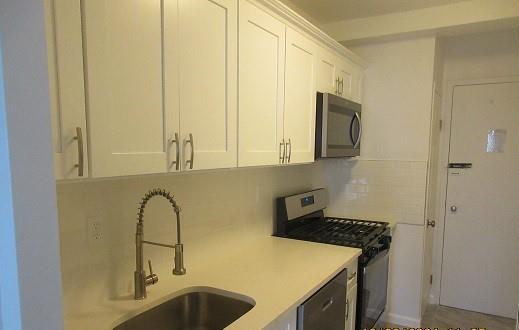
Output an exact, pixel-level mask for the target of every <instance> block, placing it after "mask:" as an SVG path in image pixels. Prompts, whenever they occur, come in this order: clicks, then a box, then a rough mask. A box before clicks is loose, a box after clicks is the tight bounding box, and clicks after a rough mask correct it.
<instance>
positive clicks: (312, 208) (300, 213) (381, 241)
mask: <svg viewBox="0 0 519 330" xmlns="http://www.w3.org/2000/svg"><path fill="white" fill-rule="evenodd" d="M276 203H277V215H276V226H275V233H274V235H275V236H279V237H286V238H292V239H299V240H305V241H312V242H319V243H325V244H334V245H341V246H347V247H355V248H359V249H362V254H361V255H360V257H359V260H358V270H359V276H358V284H357V285H358V291H357V311H356V322H355V323H356V324H355V329H357V330H360V329H371V328H373V327H374V326H375V324H376V323H377V321H378V320H379V318H380V316H381V315H382V313H383V312H384V310H385V307H386V303H387V283H388V269H389V248H390V245H391V234H390V230H389V224H388V223H386V222H378V221H365V220H354V219H345V218H337V217H325V215H324V209H325V208H326V207H327V206H328V193H327V191H326V189H317V190H313V191H309V192H305V193H302V194H297V195H292V196H286V197H281V198H278V199H277V201H276Z"/></svg>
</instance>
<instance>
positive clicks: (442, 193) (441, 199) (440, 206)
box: [429, 76, 519, 305]
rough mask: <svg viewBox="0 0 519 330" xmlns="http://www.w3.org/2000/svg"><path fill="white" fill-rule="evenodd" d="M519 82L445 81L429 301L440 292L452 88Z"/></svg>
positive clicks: (510, 79)
mask: <svg viewBox="0 0 519 330" xmlns="http://www.w3.org/2000/svg"><path fill="white" fill-rule="evenodd" d="M515 82H519V76H506V77H497V78H480V79H468V80H449V81H447V82H446V85H445V87H444V91H443V95H444V96H445V97H444V98H443V100H442V109H441V117H440V118H441V121H442V128H441V131H440V148H439V155H438V176H437V177H438V186H437V187H438V191H437V194H438V195H437V197H438V198H437V205H436V212H437V213H436V214H438V219H437V223H436V226H437V230H436V231H435V233H434V241H433V269H432V273H433V284H432V288H431V294H430V301H429V302H430V303H431V304H436V305H439V304H440V295H441V278H442V271H443V252H444V251H443V248H444V235H445V216H446V201H447V182H448V176H447V174H448V173H447V172H448V162H449V153H450V139H451V122H452V107H453V98H454V88H456V87H459V86H471V85H487V84H503V83H515Z"/></svg>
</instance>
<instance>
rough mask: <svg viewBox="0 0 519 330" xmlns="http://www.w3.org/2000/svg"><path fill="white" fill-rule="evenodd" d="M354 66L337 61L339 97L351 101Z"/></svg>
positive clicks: (340, 60)
mask: <svg viewBox="0 0 519 330" xmlns="http://www.w3.org/2000/svg"><path fill="white" fill-rule="evenodd" d="M354 69H355V67H354V65H353V64H352V63H351V62H350V61H348V60H346V59H344V58H340V59H339V95H340V96H342V97H344V98H347V99H351V96H352V82H353V73H354Z"/></svg>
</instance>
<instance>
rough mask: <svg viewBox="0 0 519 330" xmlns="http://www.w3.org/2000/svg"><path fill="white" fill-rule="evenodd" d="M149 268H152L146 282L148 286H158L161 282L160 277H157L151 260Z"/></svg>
mask: <svg viewBox="0 0 519 330" xmlns="http://www.w3.org/2000/svg"><path fill="white" fill-rule="evenodd" d="M148 266H149V267H150V275H148V276H146V280H145V283H146V286H148V285H153V284H157V282H158V281H159V277H158V276H157V274H154V273H153V268H151V260H149V259H148Z"/></svg>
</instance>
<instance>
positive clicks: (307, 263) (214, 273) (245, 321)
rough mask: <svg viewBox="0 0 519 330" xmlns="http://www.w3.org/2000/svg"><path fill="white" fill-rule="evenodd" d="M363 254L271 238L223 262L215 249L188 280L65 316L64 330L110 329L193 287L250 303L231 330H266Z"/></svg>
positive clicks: (164, 281)
mask: <svg viewBox="0 0 519 330" xmlns="http://www.w3.org/2000/svg"><path fill="white" fill-rule="evenodd" d="M211 253H214V255H213V256H212V255H210V254H211ZM360 253H361V251H360V250H359V249H354V248H347V247H340V246H334V245H327V244H319V243H312V242H304V241H297V240H291V239H284V238H278V237H269V236H266V237H257V238H255V239H253V240H250V241H247V243H245V244H244V243H243V242H241V243H240V246H239V248H237V249H236V250H235V253H229V255H228V256H227V255H226V256H224V257H222V255H221V250H219V249H218V248H217V247H215V248H214V249H213V250H212V252H210V253H208V255H207V256H205V257H204V258H203V260H204V262H203V263H201V262H198V263H196V264H193V263H191V264H190V265H189V268H188V269H187V274H186V275H184V276H173V275H169V274H160V273H159V274H158V275H159V277H160V281H159V283H157V284H156V285H154V286H150V287H148V288H147V289H148V297H147V298H146V299H144V300H141V301H136V300H133V296H127V297H120V298H117V299H112V300H110V299H107V300H106V301H102V302H99V304H97V306H95V309H93V310H92V312H91V313H84V314H83V315H69V316H67V317H66V318H65V329H71V330H72V329H74V330H75V329H112V328H113V327H114V326H116V325H118V324H119V323H121V322H122V321H124V320H126V319H128V318H129V317H130V316H132V315H135V314H138V313H139V312H141V311H144V310H147V309H149V308H151V307H154V306H156V305H158V304H160V303H161V302H163V301H166V300H168V299H169V298H170V297H173V296H176V295H178V293H179V292H178V291H180V290H184V289H186V288H190V287H211V288H216V289H220V290H224V291H228V292H231V293H234V294H239V295H244V296H248V297H250V298H252V299H253V300H254V301H255V303H256V304H255V306H254V308H252V310H250V311H249V312H248V313H246V314H245V315H243V316H242V317H241V318H239V319H238V320H236V321H235V322H234V323H232V324H231V325H230V326H229V327H228V329H262V328H264V327H265V326H267V325H268V324H269V323H271V322H272V321H274V320H275V319H276V318H278V317H279V316H281V315H282V314H283V313H285V312H287V311H289V310H292V309H294V308H296V307H297V306H298V305H299V304H301V303H302V302H303V301H305V300H306V299H307V298H308V297H310V296H311V295H312V294H313V293H314V292H316V291H317V290H318V289H319V288H320V287H322V286H323V285H324V284H325V283H326V282H328V281H329V280H330V279H331V278H333V277H334V276H335V275H336V274H337V273H339V272H340V271H341V270H342V269H343V268H344V267H345V266H346V265H347V264H348V263H350V262H352V261H353V260H354V259H355V258H357V257H358V256H359V255H360ZM213 257H214V258H213ZM168 275H169V276H168Z"/></svg>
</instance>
